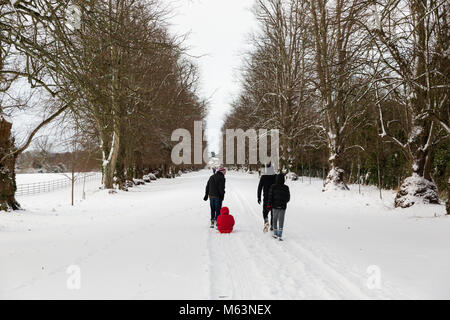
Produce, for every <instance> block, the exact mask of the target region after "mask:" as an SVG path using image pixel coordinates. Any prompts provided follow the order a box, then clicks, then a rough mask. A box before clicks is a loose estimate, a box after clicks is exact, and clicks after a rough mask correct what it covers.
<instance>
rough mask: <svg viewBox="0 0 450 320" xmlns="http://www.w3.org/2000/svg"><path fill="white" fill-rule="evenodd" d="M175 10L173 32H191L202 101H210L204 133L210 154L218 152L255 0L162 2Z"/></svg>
mask: <svg viewBox="0 0 450 320" xmlns="http://www.w3.org/2000/svg"><path fill="white" fill-rule="evenodd" d="M165 1H166V2H168V3H170V6H171V7H173V8H175V13H174V16H173V18H172V19H170V21H171V23H172V26H171V28H172V30H173V31H174V32H175V33H177V34H180V33H186V32H190V35H189V38H188V40H187V45H188V46H189V47H190V51H189V52H190V54H192V55H195V56H202V57H201V58H199V59H197V63H198V65H199V67H200V72H201V74H200V76H201V86H200V87H201V88H200V89H201V90H200V95H201V97H202V98H209V101H210V112H209V115H208V117H207V128H206V134H207V137H208V141H209V145H210V147H209V149H210V151H216V152H217V151H219V150H218V145H219V137H220V128H221V126H222V123H223V119H224V116H225V114H226V113H227V111H229V109H230V104H231V102H232V100H233V97H235V96H236V95H237V94H238V93H239V74H240V73H239V68H240V67H241V66H242V55H243V54H244V53H245V52H246V50H248V48H249V47H248V41H247V40H248V36H249V34H250V33H251V32H252V30H254V29H255V26H256V22H255V19H254V17H253V14H252V12H251V8H252V6H253V4H254V0H165Z"/></svg>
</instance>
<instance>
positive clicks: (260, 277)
mask: <svg viewBox="0 0 450 320" xmlns="http://www.w3.org/2000/svg"><path fill="white" fill-rule="evenodd" d="M209 174H210V172H209V171H201V172H198V173H191V174H186V175H183V176H182V177H179V178H176V179H170V180H169V179H167V180H166V179H163V180H158V181H156V182H152V183H151V184H147V185H145V186H140V187H135V188H132V190H131V191H130V192H120V193H117V194H108V192H107V191H104V190H99V189H98V185H99V181H92V182H89V183H88V184H87V190H88V192H87V195H86V200H83V201H82V200H81V190H80V188H78V189H77V190H76V199H77V201H76V205H75V207H71V206H70V193H69V191H68V190H67V189H63V190H60V191H56V192H51V193H46V194H40V195H36V196H24V197H21V198H19V202H20V203H21V205H22V206H23V208H25V209H26V210H25V211H20V212H15V213H7V214H1V215H0V298H2V299H13V298H19V299H22V298H31V299H37V298H49V299H91V298H100V299H115V298H117V299H372V298H374V299H402V298H406V299H431V298H437V299H450V273H449V270H450V246H449V244H450V232H449V231H450V217H447V216H444V214H445V208H444V206H436V205H435V206H415V207H413V208H410V209H406V210H402V209H393V207H392V203H393V197H394V194H393V193H392V192H390V191H384V193H383V200H382V201H381V200H379V196H378V191H377V190H376V189H375V188H372V187H364V188H362V194H361V195H359V194H358V188H357V186H351V191H350V192H335V193H333V192H331V193H322V192H321V181H318V180H313V181H312V183H311V184H309V179H305V181H304V182H303V183H302V182H301V181H295V182H293V181H288V182H287V184H288V185H289V187H290V188H291V194H292V201H291V203H290V204H289V205H288V210H287V214H286V225H285V232H284V237H285V241H284V242H279V241H277V240H274V239H272V238H271V236H270V234H263V232H262V227H263V225H262V214H261V209H260V206H259V205H258V204H257V202H256V188H257V184H258V176H257V175H249V174H244V173H237V172H228V173H227V176H226V178H227V185H226V192H227V193H226V195H225V203H224V205H226V206H228V207H229V208H230V211H231V214H233V215H234V217H235V219H236V227H235V231H234V232H233V233H232V234H229V235H221V234H219V233H218V232H217V231H216V230H213V229H210V228H209V205H208V203H207V202H204V201H202V198H203V195H204V187H205V184H206V181H207V179H208V176H209ZM74 270H75V273H74ZM78 271H79V272H80V273H79V275H80V277H77V275H78V273H77V272H78ZM368 271H369V272H368ZM377 275H379V277H378V276H377ZM74 277H76V278H75V279H76V281H75V283H79V284H80V285H81V286H80V288H79V290H73V287H71V286H69V287H68V286H67V283H68V282H69V284H70V283H73V282H71V281H73V279H74ZM78 280H79V281H78ZM377 280H380V281H379V286H376V284H377ZM368 284H369V285H368ZM374 284H375V288H374V286H373V285H374ZM69 288H71V289H72V290H71V289H69Z"/></svg>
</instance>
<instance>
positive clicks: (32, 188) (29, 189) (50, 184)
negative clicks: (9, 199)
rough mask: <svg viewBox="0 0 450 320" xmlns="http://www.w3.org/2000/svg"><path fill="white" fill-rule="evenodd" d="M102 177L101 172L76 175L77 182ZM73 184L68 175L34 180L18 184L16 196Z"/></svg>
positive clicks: (48, 190) (53, 189)
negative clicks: (40, 180)
mask: <svg viewBox="0 0 450 320" xmlns="http://www.w3.org/2000/svg"><path fill="white" fill-rule="evenodd" d="M99 177H101V173H98V172H95V173H87V174H77V175H76V176H75V184H79V183H83V182H89V181H93V180H95V179H98V178H99ZM71 185H72V177H67V178H64V179H57V180H50V181H42V182H34V183H24V184H18V185H17V191H16V196H26V195H33V194H39V193H44V192H50V191H55V190H59V189H63V188H67V187H70V186H71Z"/></svg>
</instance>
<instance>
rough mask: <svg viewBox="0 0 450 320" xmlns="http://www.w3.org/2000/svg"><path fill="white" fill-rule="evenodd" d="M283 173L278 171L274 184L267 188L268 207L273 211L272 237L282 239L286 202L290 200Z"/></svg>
mask: <svg viewBox="0 0 450 320" xmlns="http://www.w3.org/2000/svg"><path fill="white" fill-rule="evenodd" d="M284 182H285V178H284V174H282V173H280V174H278V175H277V176H276V181H275V184H274V185H272V186H271V187H270V189H269V196H268V203H267V206H268V209H269V210H270V209H271V210H272V212H273V228H274V230H273V237H274V238H275V239H279V240H280V241H282V240H283V238H282V235H283V227H284V217H285V215H286V208H287V203H288V202H289V200H291V193H290V191H289V187H288V186H287V185H285V184H284Z"/></svg>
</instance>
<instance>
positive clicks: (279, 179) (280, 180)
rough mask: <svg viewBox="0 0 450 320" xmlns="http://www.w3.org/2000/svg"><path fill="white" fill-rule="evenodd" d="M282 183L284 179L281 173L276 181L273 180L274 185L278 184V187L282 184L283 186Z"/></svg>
mask: <svg viewBox="0 0 450 320" xmlns="http://www.w3.org/2000/svg"><path fill="white" fill-rule="evenodd" d="M284 181H285V179H284V174H282V173H280V174H277V178H276V180H275V183H276V184H279V185H283V184H284Z"/></svg>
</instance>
